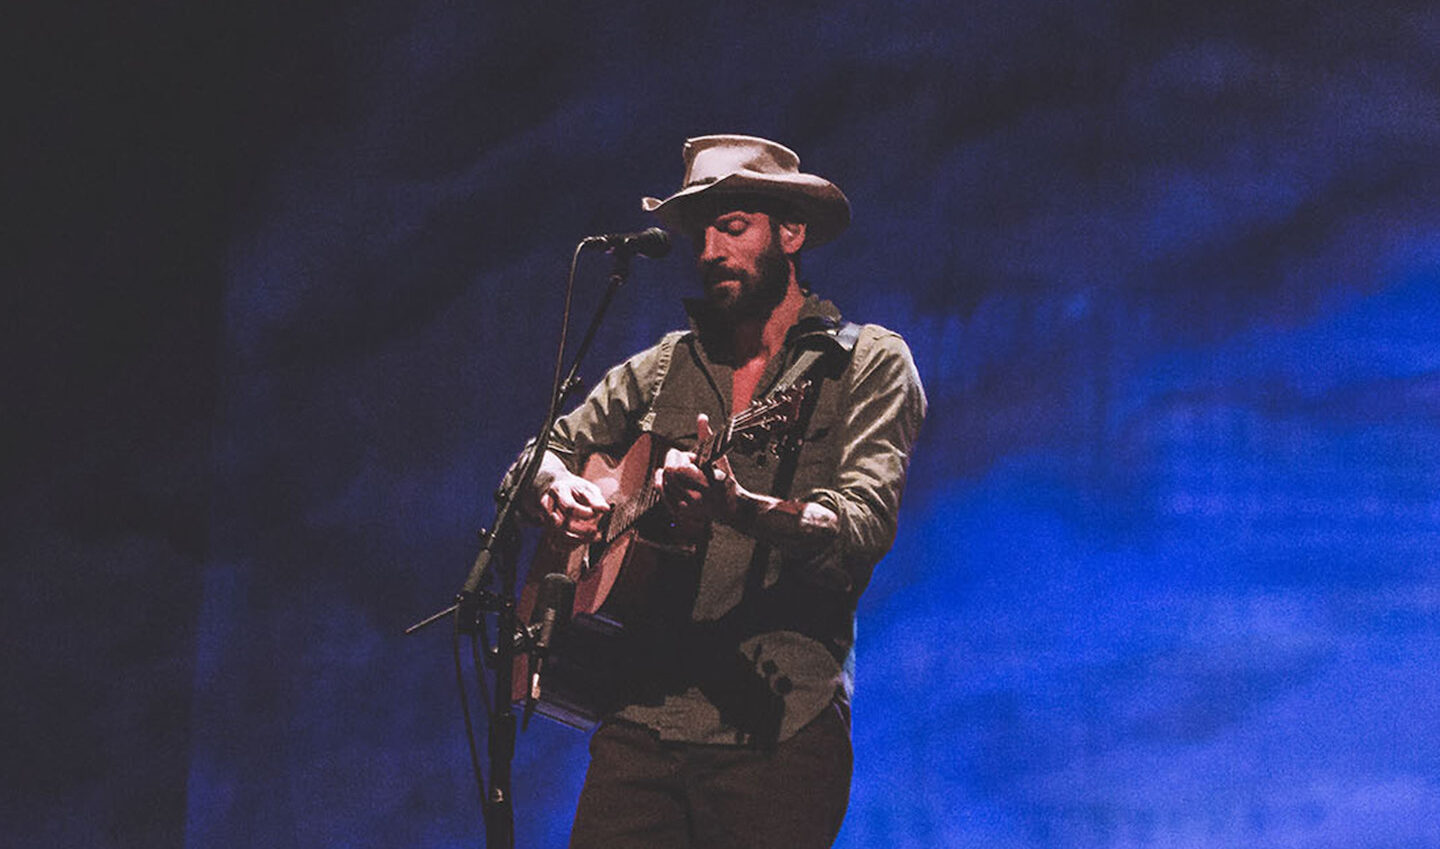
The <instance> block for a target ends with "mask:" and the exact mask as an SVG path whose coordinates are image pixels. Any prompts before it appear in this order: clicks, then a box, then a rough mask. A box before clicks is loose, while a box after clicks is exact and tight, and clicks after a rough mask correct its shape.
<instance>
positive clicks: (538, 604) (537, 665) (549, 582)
mask: <svg viewBox="0 0 1440 849" xmlns="http://www.w3.org/2000/svg"><path fill="white" fill-rule="evenodd" d="M574 607H575V581H574V580H573V579H571V577H570V576H569V575H566V574H565V573H564V572H551V573H550V574H548V575H546V576H545V579H544V580H543V581H542V582H541V583H540V589H539V591H538V592H537V593H536V594H535V609H534V610H533V611H531V613H530V627H529V629H528V630H529V631H530V640H531V642H530V689H529V692H527V693H526V694H525V701H526V702H527V703H530V704H534V703H535V702H536V701H538V700H539V698H540V672H541V670H542V669H543V668H544V666H545V658H546V656H547V655H549V654H550V645H551V643H553V642H554V641H555V636H556V634H558V633H560V632H561V631H563V630H564V628H565V627H566V626H567V625H569V624H570V614H571V612H572V611H573V610H574Z"/></svg>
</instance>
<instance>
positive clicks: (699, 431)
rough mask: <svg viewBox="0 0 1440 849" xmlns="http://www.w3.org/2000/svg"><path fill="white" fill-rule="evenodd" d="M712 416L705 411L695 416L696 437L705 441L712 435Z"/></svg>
mask: <svg viewBox="0 0 1440 849" xmlns="http://www.w3.org/2000/svg"><path fill="white" fill-rule="evenodd" d="M711 435H712V434H711V431H710V417H709V416H707V415H705V414H704V413H701V414H699V415H698V416H696V417H695V438H696V439H698V440H700V441H701V442H705V441H706V440H708V439H709V438H710V437H711Z"/></svg>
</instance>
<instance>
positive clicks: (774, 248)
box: [701, 241, 790, 323]
mask: <svg viewBox="0 0 1440 849" xmlns="http://www.w3.org/2000/svg"><path fill="white" fill-rule="evenodd" d="M701 279H702V281H703V282H704V284H705V300H706V302H707V303H708V304H709V305H710V309H711V311H712V314H713V315H715V316H716V317H717V318H722V319H724V320H726V321H729V322H731V323H735V322H739V321H745V320H749V319H758V320H761V321H763V320H765V319H767V318H769V317H770V314H771V313H772V312H774V311H775V307H776V306H778V305H779V303H780V302H781V301H783V300H784V299H785V291H786V289H787V288H789V285H790V261H789V260H788V259H787V258H786V256H785V252H784V251H782V250H781V249H780V246H779V244H777V243H776V242H774V241H772V242H771V243H770V244H769V245H767V246H766V247H765V249H764V250H763V251H761V252H760V255H759V256H757V257H756V258H755V270H754V271H753V272H752V271H749V270H747V269H744V268H733V267H731V266H727V265H712V266H708V267H706V268H705V269H704V271H703V273H702V275H701ZM729 280H734V281H736V282H737V283H739V284H740V285H739V286H738V287H737V288H735V289H724V288H720V286H719V284H720V283H723V282H725V281H729Z"/></svg>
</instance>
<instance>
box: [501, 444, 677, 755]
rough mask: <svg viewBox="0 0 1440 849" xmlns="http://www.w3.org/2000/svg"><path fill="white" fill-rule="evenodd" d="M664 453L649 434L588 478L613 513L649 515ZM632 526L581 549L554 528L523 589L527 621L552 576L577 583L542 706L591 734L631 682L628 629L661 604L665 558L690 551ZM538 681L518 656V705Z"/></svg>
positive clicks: (598, 461) (521, 612) (598, 462)
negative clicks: (619, 688) (620, 685)
mask: <svg viewBox="0 0 1440 849" xmlns="http://www.w3.org/2000/svg"><path fill="white" fill-rule="evenodd" d="M664 451H665V449H664V447H663V446H662V445H661V444H660V443H659V441H658V440H654V439H652V438H651V436H650V435H649V434H642V435H641V436H640V438H639V439H638V440H636V442H635V444H634V445H632V446H631V447H630V450H629V451H627V452H626V453H625V456H623V457H621V458H620V459H619V460H615V459H613V458H611V457H609V456H606V455H603V454H594V455H591V457H590V458H589V459H588V460H587V461H586V463H585V467H584V469H583V470H582V477H584V478H585V479H586V480H588V481H590V482H591V483H594V484H596V485H597V486H599V487H600V491H601V493H602V494H604V496H605V500H606V501H608V502H609V503H610V504H611V506H612V513H614V512H620V511H625V510H626V509H629V510H631V511H636V512H638V513H642V514H643V513H645V512H647V510H650V509H651V508H650V506H649V505H650V504H652V503H653V501H654V498H655V496H654V493H653V491H652V478H653V475H654V471H655V469H656V468H657V466H658V461H659V460H660V459H663V457H664ZM653 509H654V511H656V512H659V511H663V508H659V507H656V508H653ZM661 518H663V517H661ZM627 524H629V525H630V526H629V527H626V528H625V529H624V530H623V531H621V532H620V533H619V534H618V535H617V536H615V537H614V538H613V539H610V540H608V541H606V540H603V539H602V541H600V542H596V543H594V544H591V545H581V546H576V545H574V544H573V543H570V542H568V541H567V540H565V538H564V536H563V535H561V534H560V533H558V532H555V531H546V532H545V533H544V534H543V535H542V536H541V538H540V541H539V543H538V544H537V546H536V551H535V556H534V559H533V560H532V561H531V563H530V570H529V572H528V573H527V574H526V576H525V586H524V587H523V588H522V590H521V592H520V601H519V605H518V607H517V615H518V618H519V621H520V622H522V623H525V622H529V621H530V618H531V615H532V613H533V612H534V609H535V600H536V597H537V596H538V594H539V589H540V585H541V583H542V582H543V581H544V579H545V576H546V575H548V574H551V573H553V572H563V573H565V574H566V575H568V576H569V577H570V579H571V580H573V581H574V582H575V606H574V609H573V613H572V619H571V623H570V625H569V627H568V628H566V629H565V631H564V633H563V635H562V637H561V639H560V640H558V641H557V644H556V645H555V646H553V647H552V649H551V652H550V656H549V658H548V659H547V661H546V667H545V673H544V687H543V689H542V690H541V691H540V694H539V701H538V704H536V705H535V709H536V710H537V711H538V712H540V713H541V714H542V715H545V716H548V717H550V718H551V719H556V720H559V721H560V722H563V723H565V724H567V725H572V726H575V727H577V728H582V729H587V728H589V727H591V726H593V725H594V723H596V722H597V721H599V719H600V717H601V716H602V715H603V714H604V713H605V712H606V711H607V705H608V704H609V702H610V701H612V700H613V695H614V694H613V690H614V685H615V684H616V682H618V681H620V680H623V679H626V678H627V677H628V672H627V670H625V669H624V667H625V666H626V665H627V662H628V661H629V660H630V658H629V657H628V654H629V653H630V652H629V649H627V647H626V646H625V636H626V624H627V623H635V622H638V621H640V618H641V617H643V616H645V615H646V612H647V610H648V609H649V608H650V607H651V606H652V605H653V604H654V603H656V601H657V599H656V597H655V596H656V592H655V583H656V579H657V577H658V575H659V572H660V570H661V568H662V566H664V565H666V564H665V563H662V560H664V559H665V558H666V557H667V555H668V556H671V557H673V555H674V554H675V553H676V552H684V551H685V550H686V549H685V547H684V546H676V545H671V544H666V543H661V542H655V541H652V540H650V539H648V538H646V537H645V536H644V535H642V533H641V528H640V527H637V526H636V523H635V522H631V523H627ZM638 524H639V525H640V526H642V527H643V526H644V525H646V524H647V522H646V521H645V520H644V519H639V520H638ZM648 524H654V523H653V522H650V523H648ZM602 533H603V531H602ZM691 551H693V548H692V549H691ZM531 683H532V682H531V680H530V676H529V664H528V661H527V660H526V658H524V657H523V656H522V657H519V658H517V660H516V663H515V671H514V685H513V686H514V689H513V690H512V692H514V693H515V694H516V700H517V703H518V702H521V701H524V700H525V699H526V696H527V695H528V694H529V691H530V688H531Z"/></svg>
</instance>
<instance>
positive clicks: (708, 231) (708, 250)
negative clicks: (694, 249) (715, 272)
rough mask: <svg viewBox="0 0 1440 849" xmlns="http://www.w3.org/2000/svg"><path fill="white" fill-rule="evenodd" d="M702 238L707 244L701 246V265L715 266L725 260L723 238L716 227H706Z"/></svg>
mask: <svg viewBox="0 0 1440 849" xmlns="http://www.w3.org/2000/svg"><path fill="white" fill-rule="evenodd" d="M700 238H702V239H704V240H705V244H704V245H702V246H701V250H700V264H701V265H713V264H715V263H717V262H723V261H724V260H725V252H724V250H723V244H722V239H723V236H722V234H721V233H720V231H719V230H717V229H715V228H714V227H706V228H705V232H704V234H703V235H702V236H701V237H700Z"/></svg>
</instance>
